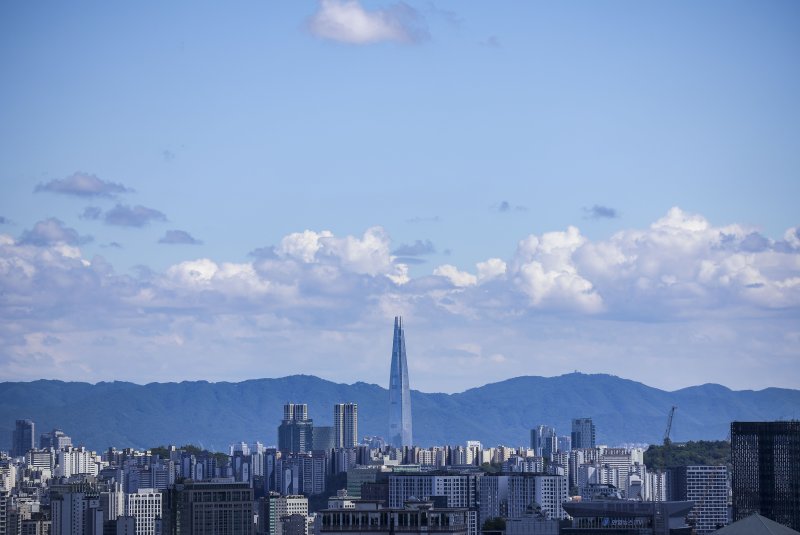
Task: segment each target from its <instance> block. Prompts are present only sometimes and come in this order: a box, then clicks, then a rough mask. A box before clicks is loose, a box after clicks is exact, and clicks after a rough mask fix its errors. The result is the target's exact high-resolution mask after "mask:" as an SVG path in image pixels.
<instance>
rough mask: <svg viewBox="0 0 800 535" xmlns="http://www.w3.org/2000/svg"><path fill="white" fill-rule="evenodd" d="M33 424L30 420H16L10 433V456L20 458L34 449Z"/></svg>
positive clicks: (34, 434) (34, 435)
mask: <svg viewBox="0 0 800 535" xmlns="http://www.w3.org/2000/svg"><path fill="white" fill-rule="evenodd" d="M34 428H35V424H34V423H33V422H32V421H31V420H17V421H16V423H15V425H14V431H12V433H11V456H12V457H22V456H23V455H25V454H26V453H28V450H32V449H33V448H35V447H36V433H35V429H34Z"/></svg>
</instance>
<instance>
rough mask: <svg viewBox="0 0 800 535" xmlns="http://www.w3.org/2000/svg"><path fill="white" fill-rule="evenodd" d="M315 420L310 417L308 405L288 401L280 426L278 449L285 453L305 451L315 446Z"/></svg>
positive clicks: (284, 407)
mask: <svg viewBox="0 0 800 535" xmlns="http://www.w3.org/2000/svg"><path fill="white" fill-rule="evenodd" d="M313 433H314V422H313V420H311V419H309V418H308V405H306V404H305V403H286V404H285V405H284V406H283V420H282V421H281V425H280V426H278V449H279V450H280V451H281V452H284V453H305V452H309V451H311V449H312V446H313Z"/></svg>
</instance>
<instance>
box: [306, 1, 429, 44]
mask: <svg viewBox="0 0 800 535" xmlns="http://www.w3.org/2000/svg"><path fill="white" fill-rule="evenodd" d="M308 26H309V29H310V31H311V33H312V34H314V35H316V36H317V37H320V38H323V39H330V40H332V41H340V42H343V43H350V44H359V45H360V44H367V43H377V42H381V41H397V42H401V43H410V42H415V41H419V40H421V39H424V38H425V37H426V36H427V31H426V30H425V27H424V22H423V21H422V18H421V16H420V15H419V13H417V11H416V10H414V9H413V8H412V7H410V6H408V5H406V4H404V3H400V4H394V5H391V6H389V7H387V8H385V9H376V10H372V11H368V10H366V9H364V7H363V6H362V5H361V3H360V2H358V0H322V1H321V2H320V7H319V10H318V11H317V12H316V13H315V14H314V15H313V16H312V17H311V19H310V20H309V23H308Z"/></svg>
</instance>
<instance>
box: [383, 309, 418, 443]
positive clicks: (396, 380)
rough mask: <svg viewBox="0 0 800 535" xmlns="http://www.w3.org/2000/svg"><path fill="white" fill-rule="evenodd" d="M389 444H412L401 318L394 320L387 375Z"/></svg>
mask: <svg viewBox="0 0 800 535" xmlns="http://www.w3.org/2000/svg"><path fill="white" fill-rule="evenodd" d="M389 444H391V445H392V446H395V447H402V446H411V445H412V444H413V438H412V434H411V390H410V389H409V386H408V363H407V362H406V339H405V334H404V331H403V318H402V317H400V316H395V318H394V339H393V340H392V368H391V372H390V374H389Z"/></svg>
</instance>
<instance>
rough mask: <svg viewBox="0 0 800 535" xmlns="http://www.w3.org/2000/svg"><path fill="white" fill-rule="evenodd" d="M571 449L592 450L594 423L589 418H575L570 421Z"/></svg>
mask: <svg viewBox="0 0 800 535" xmlns="http://www.w3.org/2000/svg"><path fill="white" fill-rule="evenodd" d="M570 439H571V442H572V449H583V448H594V447H595V446H596V436H595V428H594V422H592V419H591V418H575V419H573V420H572V435H571V436H570Z"/></svg>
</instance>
